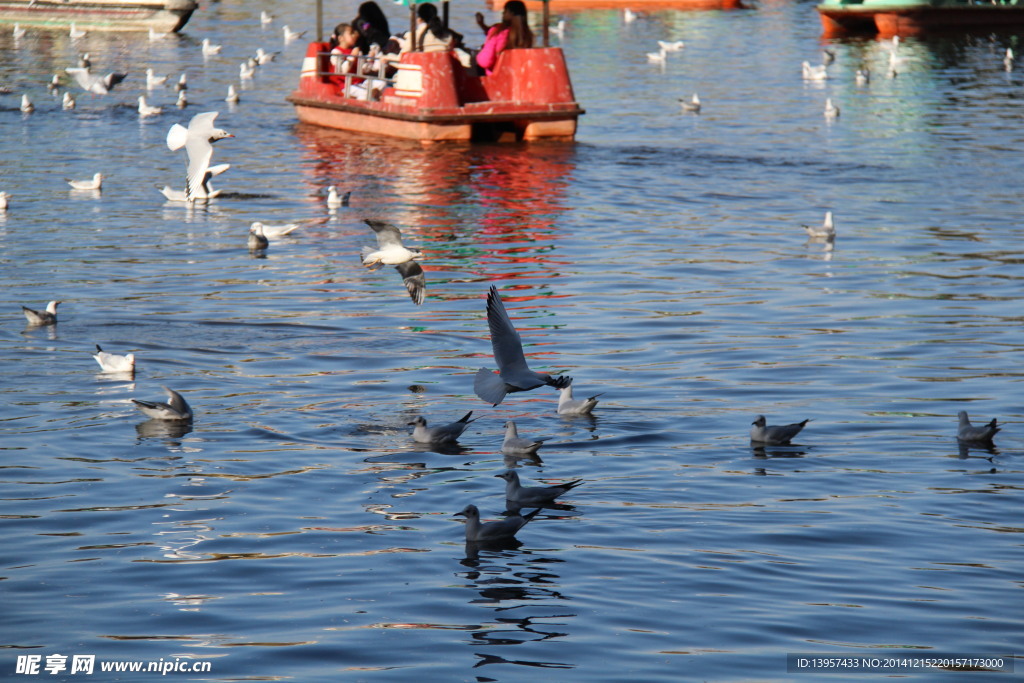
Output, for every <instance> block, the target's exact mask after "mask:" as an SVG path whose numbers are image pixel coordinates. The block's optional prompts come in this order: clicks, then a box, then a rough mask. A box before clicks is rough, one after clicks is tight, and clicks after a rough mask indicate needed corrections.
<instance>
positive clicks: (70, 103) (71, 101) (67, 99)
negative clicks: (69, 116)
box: [60, 91, 75, 109]
mask: <svg viewBox="0 0 1024 683" xmlns="http://www.w3.org/2000/svg"><path fill="white" fill-rule="evenodd" d="M60 107H61V109H74V108H75V98H74V97H73V96H72V95H71V93H69V92H67V91H64V99H62V100H61V101H60Z"/></svg>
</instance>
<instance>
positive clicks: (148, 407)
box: [131, 387, 192, 422]
mask: <svg viewBox="0 0 1024 683" xmlns="http://www.w3.org/2000/svg"><path fill="white" fill-rule="evenodd" d="M164 391H166V392H167V395H168V396H169V397H170V398H169V400H168V401H167V403H161V402H159V401H142V400H139V399H136V398H133V399H131V401H132V403H134V404H135V407H136V408H138V409H139V410H141V411H142V414H143V415H145V416H146V417H149V418H152V419H154V420H173V421H177V422H182V421H185V420H191V419H192V408H191V407H190V406H189V404H188V402H187V401H185V399H184V398H182V396H181V394H179V393H178V392H177V391H175V390H174V389H169V388H167V387H164Z"/></svg>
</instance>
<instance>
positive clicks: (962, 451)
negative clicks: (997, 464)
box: [956, 439, 999, 462]
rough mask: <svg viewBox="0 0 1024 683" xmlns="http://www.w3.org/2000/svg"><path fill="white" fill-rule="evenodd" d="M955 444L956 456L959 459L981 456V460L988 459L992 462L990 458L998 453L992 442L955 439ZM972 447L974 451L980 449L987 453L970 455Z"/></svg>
mask: <svg viewBox="0 0 1024 683" xmlns="http://www.w3.org/2000/svg"><path fill="white" fill-rule="evenodd" d="M956 445H957V450H958V457H959V458H960V459H961V460H966V459H967V458H981V459H983V460H988V461H989V462H992V459H993V458H995V457H996V456H997V455H999V450H998V449H997V448H996V447H995V445H994V444H992V443H988V444H982V443H972V442H966V441H961V440H960V439H957V440H956ZM972 449H973V450H975V451H981V452H982V453H988V455H980V454H979V455H971V450H972Z"/></svg>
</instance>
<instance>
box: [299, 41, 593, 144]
mask: <svg viewBox="0 0 1024 683" xmlns="http://www.w3.org/2000/svg"><path fill="white" fill-rule="evenodd" d="M327 51H328V46H327V44H326V43H319V42H314V43H310V45H309V47H308V48H307V52H306V58H305V61H304V62H303V67H302V74H301V76H300V78H299V87H298V89H297V90H295V91H294V92H293V93H292V94H291V95H289V96H288V101H289V102H291V103H292V104H294V105H295V109H296V114H297V115H298V117H299V120H300V121H303V122H304V123H310V124H313V125H318V126H325V127H328V128H338V129H341V130H351V131H357V132H364V133H370V134H373V135H383V136H389V137H399V138H407V139H413V140H421V141H424V142H437V141H450V140H476V139H488V140H513V139H514V140H535V139H540V138H556V139H572V138H573V137H574V136H575V134H576V119H577V117H579V115H580V114H583V110H582V109H580V107H579V105H578V104H577V103H576V100H575V97H574V95H573V91H572V84H571V83H570V81H569V72H568V69H567V67H566V65H565V58H564V56H563V55H562V51H561V49H559V48H554V47H548V48H531V49H524V50H505V51H504V52H502V53H501V55H500V56H499V59H498V64H497V66H496V67H495V70H494V73H493V74H492V75H490V76H476V75H474V74H472V73H471V72H470V71H469V70H468V69H466V68H465V67H463V66H462V64H461V63H459V61H458V60H457V59H456V58H455V56H454V54H452V53H450V52H414V53H409V54H407V55H405V56H404V57H403V60H402V63H401V64H400V65H399V76H398V78H397V80H396V83H395V84H394V85H393V86H389V87H387V88H385V89H384V90H383V91H382V92H381V93H380V97H379V99H378V100H377V101H367V100H361V99H355V98H352V97H345V96H344V95H343V90H344V83H343V77H340V76H338V75H336V74H333V73H331V70H330V68H329V57H328V55H327ZM367 79H368V80H372V77H367Z"/></svg>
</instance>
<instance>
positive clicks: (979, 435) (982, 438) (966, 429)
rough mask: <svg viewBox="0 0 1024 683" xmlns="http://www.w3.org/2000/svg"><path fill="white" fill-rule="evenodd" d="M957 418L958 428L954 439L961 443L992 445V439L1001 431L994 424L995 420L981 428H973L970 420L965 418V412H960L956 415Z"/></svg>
mask: <svg viewBox="0 0 1024 683" xmlns="http://www.w3.org/2000/svg"><path fill="white" fill-rule="evenodd" d="M957 416H958V417H959V418H960V426H959V427H958V428H957V430H956V438H958V439H960V440H961V441H968V442H974V443H992V437H993V436H995V435H996V432H998V431H999V430H1000V429H1001V427H999V426H998V425H997V424H996V419H995V418H992V421H991V422H989V423H988V424H986V425H984V426H982V427H975V426H973V425H971V420H970V419H969V418H968V417H967V411H966V410H961V411H960V412H959V413H957Z"/></svg>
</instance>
